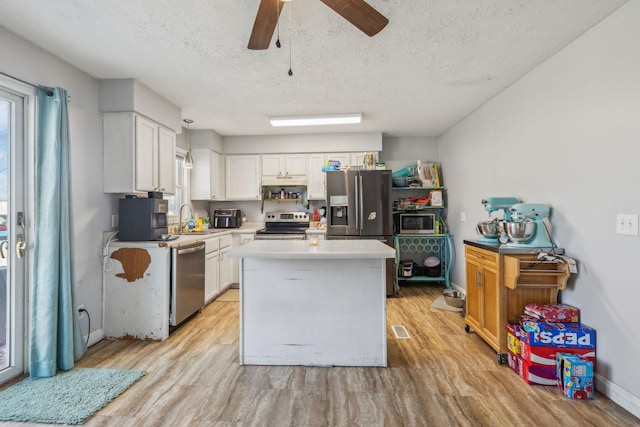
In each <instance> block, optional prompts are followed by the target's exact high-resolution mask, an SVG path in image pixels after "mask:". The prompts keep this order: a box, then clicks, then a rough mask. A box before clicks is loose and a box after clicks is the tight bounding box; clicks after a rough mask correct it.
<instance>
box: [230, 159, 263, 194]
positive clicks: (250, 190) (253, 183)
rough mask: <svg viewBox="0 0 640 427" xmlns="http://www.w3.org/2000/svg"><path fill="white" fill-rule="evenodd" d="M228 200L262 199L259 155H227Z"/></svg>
mask: <svg viewBox="0 0 640 427" xmlns="http://www.w3.org/2000/svg"><path fill="white" fill-rule="evenodd" d="M225 160H226V161H225V177H226V179H225V188H226V200H260V179H261V174H260V171H261V167H260V156H259V155H228V156H226V157H225Z"/></svg>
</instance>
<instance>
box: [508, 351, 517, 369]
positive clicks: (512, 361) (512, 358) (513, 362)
mask: <svg viewBox="0 0 640 427" xmlns="http://www.w3.org/2000/svg"><path fill="white" fill-rule="evenodd" d="M507 364H508V365H509V367H510V368H511V369H513V372H515V373H516V374H518V375H520V372H519V370H518V369H519V368H518V356H516V355H515V354H513V353H512V352H510V351H507Z"/></svg>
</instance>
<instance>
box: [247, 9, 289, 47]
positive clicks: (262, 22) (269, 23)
mask: <svg viewBox="0 0 640 427" xmlns="http://www.w3.org/2000/svg"><path fill="white" fill-rule="evenodd" d="M282 6H283V4H282V1H279V0H261V1H260V6H259V7H258V13H257V14H256V21H255V22H254V23H253V30H252V31H251V37H250V38H249V46H248V48H249V49H252V50H262V49H267V48H268V47H269V43H271V39H272V38H273V32H274V30H275V29H276V24H277V23H278V16H279V15H280V11H281V10H282Z"/></svg>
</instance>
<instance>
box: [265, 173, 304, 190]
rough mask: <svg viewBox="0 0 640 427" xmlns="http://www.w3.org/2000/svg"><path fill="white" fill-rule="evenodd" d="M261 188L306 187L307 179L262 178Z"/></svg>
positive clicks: (294, 177)
mask: <svg viewBox="0 0 640 427" xmlns="http://www.w3.org/2000/svg"><path fill="white" fill-rule="evenodd" d="M262 186H263V187H306V186H307V178H306V177H304V176H288V175H285V176H274V177H263V178H262Z"/></svg>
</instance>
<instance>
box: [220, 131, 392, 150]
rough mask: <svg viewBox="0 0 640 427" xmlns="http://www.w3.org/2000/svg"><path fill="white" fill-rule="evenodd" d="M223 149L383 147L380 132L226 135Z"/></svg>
mask: <svg viewBox="0 0 640 427" xmlns="http://www.w3.org/2000/svg"><path fill="white" fill-rule="evenodd" d="M222 140H223V146H224V153H226V154H247V153H249V154H250V153H261V154H262V153H265V154H266V153H333V152H343V151H353V152H358V151H362V152H367V151H369V152H371V151H380V150H382V134H381V133H333V134H314V135H309V134H296V135H260V136H254V135H248V136H223V137H222Z"/></svg>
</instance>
